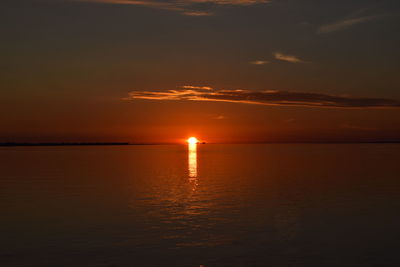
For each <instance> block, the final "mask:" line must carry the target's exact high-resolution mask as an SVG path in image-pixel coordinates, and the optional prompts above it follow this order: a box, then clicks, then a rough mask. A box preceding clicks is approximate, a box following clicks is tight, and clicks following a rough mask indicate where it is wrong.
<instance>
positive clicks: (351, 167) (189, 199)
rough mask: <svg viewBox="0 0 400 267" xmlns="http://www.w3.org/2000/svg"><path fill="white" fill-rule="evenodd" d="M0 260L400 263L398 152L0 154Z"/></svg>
mask: <svg viewBox="0 0 400 267" xmlns="http://www.w3.org/2000/svg"><path fill="white" fill-rule="evenodd" d="M0 212H1V220H0V266H200V265H203V266H205V267H207V266H400V264H399V263H400V253H399V251H398V250H399V248H400V229H399V222H400V215H399V214H400V145H395V144H384V145H382V144H352V145H297V144H296V145H293V144H290V145H283V144H279V145H278V144H276V145H198V146H197V147H196V146H194V147H188V146H185V145H180V146H179V145H177V146H119V147H16V148H0Z"/></svg>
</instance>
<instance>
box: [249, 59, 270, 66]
mask: <svg viewBox="0 0 400 267" xmlns="http://www.w3.org/2000/svg"><path fill="white" fill-rule="evenodd" d="M249 63H250V64H252V65H265V64H268V63H269V61H266V60H255V61H251V62H249Z"/></svg>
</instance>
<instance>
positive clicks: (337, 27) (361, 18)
mask: <svg viewBox="0 0 400 267" xmlns="http://www.w3.org/2000/svg"><path fill="white" fill-rule="evenodd" d="M368 10H369V9H360V10H357V11H356V12H354V13H352V14H350V15H348V16H346V17H345V18H342V19H340V20H337V21H334V22H332V23H329V24H325V25H322V26H321V27H319V28H318V31H317V32H318V33H331V32H336V31H341V30H345V29H347V28H350V27H352V26H354V25H357V24H361V23H365V22H368V21H372V20H375V19H379V18H381V17H383V15H363V14H364V13H365V12H367V11H368Z"/></svg>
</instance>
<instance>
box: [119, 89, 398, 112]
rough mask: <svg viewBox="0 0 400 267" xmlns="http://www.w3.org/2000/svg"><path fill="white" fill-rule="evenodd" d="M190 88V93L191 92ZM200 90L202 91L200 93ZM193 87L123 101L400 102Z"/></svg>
mask: <svg viewBox="0 0 400 267" xmlns="http://www.w3.org/2000/svg"><path fill="white" fill-rule="evenodd" d="M189 88H190V89H189ZM198 88H200V89H198ZM202 88H203V87H196V86H191V87H188V86H187V88H181V89H177V90H167V91H162V92H161V91H133V92H130V93H129V96H128V97H127V98H124V100H135V99H148V100H175V101H222V102H232V103H246V104H255V105H279V106H307V107H331V108H384V107H391V108H400V101H398V100H394V99H384V98H360V97H348V96H335V95H329V94H322V93H307V92H289V91H249V90H208V89H206V90H204V89H202Z"/></svg>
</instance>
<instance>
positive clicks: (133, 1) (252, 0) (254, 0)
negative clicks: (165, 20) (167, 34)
mask: <svg viewBox="0 0 400 267" xmlns="http://www.w3.org/2000/svg"><path fill="white" fill-rule="evenodd" d="M75 1H81V2H92V3H103V4H114V5H136V6H144V7H149V8H156V9H164V10H170V11H175V12H178V13H180V14H182V15H185V16H197V17H198V16H212V15H214V13H213V12H209V11H207V10H204V8H205V6H206V5H208V6H213V5H214V6H216V5H217V6H218V5H219V6H222V5H225V6H227V5H230V6H249V5H256V4H264V3H268V2H270V0H163V1H161V0H75Z"/></svg>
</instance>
